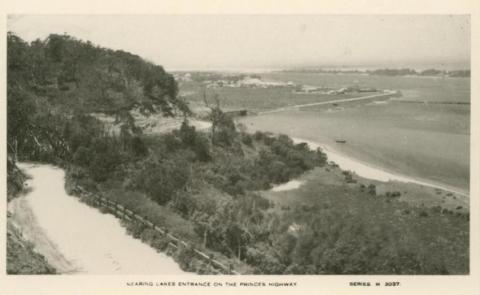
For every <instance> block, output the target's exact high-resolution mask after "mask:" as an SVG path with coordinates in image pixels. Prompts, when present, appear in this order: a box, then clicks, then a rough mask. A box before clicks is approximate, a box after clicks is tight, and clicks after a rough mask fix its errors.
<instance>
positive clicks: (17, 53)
mask: <svg viewBox="0 0 480 295" xmlns="http://www.w3.org/2000/svg"><path fill="white" fill-rule="evenodd" d="M7 46H8V60H7V65H8V79H7V86H8V93H7V98H8V102H7V106H8V143H9V152H13V151H14V150H15V151H18V152H19V153H21V154H22V153H23V154H25V153H27V154H28V156H27V157H30V156H35V157H38V156H39V153H44V152H45V151H47V150H54V151H55V153H56V155H57V156H58V155H59V154H62V153H65V151H61V150H62V149H63V148H64V147H63V143H62V142H61V139H60V137H62V136H61V133H62V130H61V129H59V128H60V127H62V125H64V124H65V122H66V121H69V120H71V118H72V116H74V115H78V114H89V113H91V112H104V113H109V114H113V115H116V116H118V117H119V118H125V117H127V118H128V116H125V114H126V111H128V110H130V109H133V108H137V109H139V110H141V111H142V112H146V113H151V112H162V113H163V114H165V115H166V116H173V115H174V113H175V112H178V111H182V112H188V107H186V105H185V104H184V103H183V102H182V101H179V100H178V99H177V85H176V82H175V80H174V78H173V76H172V75H170V74H168V73H166V72H165V71H164V69H163V68H162V67H161V66H158V65H154V64H152V63H150V62H147V61H145V60H143V59H141V58H140V57H138V56H136V55H133V54H130V53H127V52H124V51H114V50H110V49H106V48H102V47H99V46H95V45H93V44H92V43H90V42H84V41H80V40H77V39H75V38H73V37H70V36H68V35H53V34H52V35H50V36H49V37H48V38H46V39H45V40H35V41H33V42H31V43H27V42H25V41H23V40H22V39H21V38H19V37H18V36H16V35H14V34H13V33H8V44H7ZM34 149H35V151H34Z"/></svg>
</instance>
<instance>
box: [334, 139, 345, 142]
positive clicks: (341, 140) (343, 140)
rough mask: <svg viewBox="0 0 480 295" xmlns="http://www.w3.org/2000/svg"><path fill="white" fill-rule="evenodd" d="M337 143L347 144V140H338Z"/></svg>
mask: <svg viewBox="0 0 480 295" xmlns="http://www.w3.org/2000/svg"><path fill="white" fill-rule="evenodd" d="M335 142H336V143H346V142H347V141H346V140H345V139H336V140H335Z"/></svg>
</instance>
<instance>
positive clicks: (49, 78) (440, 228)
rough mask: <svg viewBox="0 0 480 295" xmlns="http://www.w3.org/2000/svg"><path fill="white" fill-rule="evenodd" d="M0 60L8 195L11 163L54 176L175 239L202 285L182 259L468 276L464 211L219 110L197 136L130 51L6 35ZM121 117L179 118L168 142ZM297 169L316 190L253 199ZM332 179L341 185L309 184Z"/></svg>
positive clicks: (169, 84)
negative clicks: (392, 186) (389, 186)
mask: <svg viewBox="0 0 480 295" xmlns="http://www.w3.org/2000/svg"><path fill="white" fill-rule="evenodd" d="M8 50H9V56H8V152H9V161H10V163H9V164H10V165H9V170H8V171H9V175H8V177H9V189H10V190H9V192H12V193H13V192H15V191H18V190H20V189H21V183H22V182H23V180H22V179H23V176H22V174H21V173H19V171H18V170H17V169H15V165H14V159H15V158H18V159H19V160H23V161H37V162H43V163H49V164H56V165H59V166H61V167H62V168H64V169H65V171H66V188H67V190H68V191H69V192H71V193H72V194H73V193H75V192H76V191H79V190H78V189H79V188H80V187H81V188H82V190H85V191H88V192H89V193H91V194H95V195H97V196H102V197H104V198H106V199H107V200H111V201H114V202H115V203H117V204H121V205H122V206H123V207H125V208H129V209H131V210H132V211H134V212H136V213H138V214H139V215H140V216H143V217H146V218H148V220H152V221H153V222H154V223H155V224H156V225H158V226H161V227H162V228H167V229H168V230H169V231H171V233H172V234H174V235H175V236H176V237H179V238H181V239H182V240H185V241H188V245H189V246H188V247H183V248H182V247H179V248H178V249H177V250H175V251H176V252H175V253H173V254H172V256H173V257H174V258H175V259H176V260H177V262H178V263H179V264H180V266H181V268H182V269H184V270H187V271H196V272H199V273H214V272H212V271H211V270H210V265H204V264H203V263H201V262H199V261H195V260H194V259H192V255H191V253H192V251H193V250H194V249H200V250H202V252H204V253H208V254H209V255H212V256H213V257H215V259H218V260H219V261H222V263H224V264H225V265H231V266H233V268H234V269H235V270H236V271H239V272H240V273H262V274H359V273H363V274H365V273H368V274H446V273H454V274H465V273H468V271H469V268H468V243H469V236H468V221H469V214H468V213H462V212H454V211H452V210H446V209H445V210H442V208H441V207H434V208H421V207H418V206H414V205H411V204H409V203H406V202H403V201H401V200H400V199H399V198H398V197H399V196H400V192H393V193H392V192H390V191H386V192H381V191H377V190H376V187H375V185H374V184H371V183H367V182H366V181H365V180H362V179H356V178H355V177H353V176H352V174H351V173H350V172H347V171H340V170H339V169H337V168H336V165H335V164H334V163H329V162H328V161H327V158H326V154H325V153H324V152H323V151H322V150H321V149H317V150H310V148H309V147H308V145H307V144H306V143H295V142H294V141H293V140H292V139H291V138H289V137H288V136H286V135H274V134H272V133H269V132H256V133H255V134H250V133H248V132H246V127H245V126H242V125H241V124H236V123H235V122H234V120H233V118H232V117H231V116H229V115H228V114H227V113H225V112H223V111H222V109H221V108H220V106H219V104H220V103H219V100H218V99H216V102H217V104H216V105H215V106H209V108H208V109H209V112H208V114H207V115H206V119H208V120H209V121H210V123H211V128H210V129H208V130H197V129H196V128H195V127H194V126H192V125H191V123H190V121H189V117H188V114H189V113H190V112H189V109H188V106H187V105H186V104H185V103H184V102H183V101H181V100H179V99H178V98H177V96H176V95H177V88H176V83H175V80H174V79H173V77H172V76H171V75H169V74H167V73H165V71H164V70H163V69H162V68H161V67H160V66H156V65H153V64H151V63H148V62H145V61H143V60H142V59H140V58H139V57H136V56H134V55H131V54H129V53H125V52H122V51H112V50H108V49H103V48H99V47H96V46H94V45H92V44H91V43H89V42H82V41H79V40H75V39H74V38H72V37H69V36H59V35H50V37H48V38H47V39H46V40H44V41H34V42H32V43H30V44H28V43H25V42H24V41H22V40H21V39H20V38H18V37H16V36H15V35H13V34H9V36H8ZM207 100H208V98H207V97H205V101H207ZM132 109H135V110H140V111H141V112H144V113H145V114H147V115H148V114H149V113H152V112H159V113H162V114H163V115H166V116H177V115H178V114H182V115H184V120H183V123H182V124H181V126H180V128H178V129H175V130H173V131H169V132H164V133H161V134H155V133H151V134H149V133H147V132H145V133H143V132H142V130H141V129H140V128H137V126H136V125H135V120H134V118H133V117H132V115H131V112H129V110H132ZM99 112H101V113H108V114H110V115H112V116H114V117H115V120H116V121H118V122H119V125H120V126H119V132H118V134H116V133H114V134H112V133H109V132H108V131H107V130H106V128H105V127H106V126H105V125H104V123H103V122H102V121H100V120H99V119H97V118H96V117H95V116H93V115H92V114H93V113H99ZM15 156H17V157H15ZM306 171H314V172H315V171H316V172H315V173H319V171H321V172H322V173H320V174H318V175H319V178H318V180H319V183H317V184H314V185H313V186H306V188H308V190H299V191H297V193H298V192H302V193H301V194H299V198H294V201H293V202H291V203H288V204H287V203H282V202H281V201H278V200H274V199H268V198H267V197H265V196H264V194H263V193H262V191H266V190H269V189H270V188H272V186H273V185H275V184H280V183H285V182H287V181H289V180H291V179H295V178H298V177H300V176H301V175H302V174H304V173H305V172H306ZM334 173H337V174H338V175H340V178H338V177H337V178H336V179H335V181H332V182H330V183H329V182H328V181H327V182H325V183H322V181H325V180H328V179H331V178H332V177H333V176H334V175H335V174H334ZM404 185H407V184H404ZM402 191H403V190H402ZM292 195H295V194H294V193H292ZM284 199H287V198H284ZM91 205H92V206H95V205H94V204H91ZM124 223H125V226H126V227H127V229H128V232H129V233H130V234H132V235H133V237H135V238H140V239H142V240H143V241H144V242H147V243H149V244H150V245H151V246H152V247H154V248H156V249H158V250H160V251H168V249H167V248H168V244H169V242H170V241H169V239H170V238H169V237H168V236H167V235H159V234H156V233H155V232H154V231H152V229H151V228H148V227H145V226H143V225H142V224H136V223H135V222H132V221H130V222H128V221H124ZM419 225H421V228H419V227H418V226H419ZM425 231H429V232H432V233H438V235H433V234H432V235H430V234H429V235H427V234H425ZM399 237H402V241H401V242H398V240H399ZM432 245H434V246H432ZM432 251H435V255H431V252H432ZM12 253H15V252H12ZM132 255H134V254H132ZM442 257H446V258H442ZM9 261H11V263H15V262H14V261H13V262H12V259H10V260H9Z"/></svg>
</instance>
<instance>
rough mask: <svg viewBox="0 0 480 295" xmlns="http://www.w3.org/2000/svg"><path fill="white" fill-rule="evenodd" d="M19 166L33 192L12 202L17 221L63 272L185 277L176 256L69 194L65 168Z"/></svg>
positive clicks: (39, 248)
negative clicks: (133, 236)
mask: <svg viewBox="0 0 480 295" xmlns="http://www.w3.org/2000/svg"><path fill="white" fill-rule="evenodd" d="M18 166H19V167H20V168H21V169H22V170H23V171H24V172H25V173H26V174H28V175H30V177H31V179H29V180H28V181H27V183H26V184H27V186H28V187H30V189H31V191H30V192H29V193H28V194H27V195H26V196H23V197H20V198H17V199H15V200H13V201H11V202H10V203H12V202H14V203H13V204H11V205H10V204H9V210H11V211H13V215H14V216H13V217H12V218H13V220H14V222H15V224H16V225H17V226H19V227H20V229H21V230H22V232H23V233H24V235H25V237H26V238H27V239H29V240H31V241H32V242H33V243H34V244H35V245H36V249H37V251H38V252H40V253H41V254H43V255H44V256H45V257H46V258H47V260H48V261H49V262H50V263H51V264H52V266H54V267H56V268H57V269H59V271H60V272H63V273H83V274H136V275H140V274H184V273H185V272H184V271H183V270H181V269H180V267H179V266H178V264H177V263H176V262H175V261H174V260H173V259H172V258H171V257H169V256H167V255H166V254H163V253H158V252H156V250H154V249H153V248H151V247H150V246H148V245H146V244H144V243H142V242H141V241H140V240H136V239H134V238H132V237H131V236H129V235H128V234H127V233H126V230H125V228H124V227H122V226H121V224H120V221H119V219H117V218H116V217H114V216H113V215H111V214H102V213H101V212H100V211H99V210H97V209H95V208H92V207H90V206H88V205H86V204H84V203H82V202H80V201H79V199H77V198H76V197H73V196H70V195H68V194H67V193H66V192H65V188H64V179H65V172H64V171H63V170H62V169H60V168H57V167H54V166H51V165H38V164H29V163H19V165H18ZM20 208H21V209H22V210H21V211H20V210H19V209H20ZM15 209H16V210H15ZM15 211H17V212H15Z"/></svg>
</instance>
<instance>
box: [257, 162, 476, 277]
mask: <svg viewBox="0 0 480 295" xmlns="http://www.w3.org/2000/svg"><path fill="white" fill-rule="evenodd" d="M354 178H355V179H356V180H357V181H358V183H351V184H347V183H346V182H345V181H344V176H343V175H342V173H341V171H340V169H338V168H335V167H326V168H317V169H315V170H313V171H311V172H308V173H306V174H305V175H304V176H302V178H301V180H302V181H304V184H303V185H302V186H301V187H300V188H298V189H295V190H290V191H283V192H272V191H269V192H264V193H263V195H264V196H265V197H267V198H268V199H270V200H272V201H274V202H275V203H276V204H277V206H276V207H275V208H276V209H275V210H278V211H280V212H282V211H284V210H285V208H286V207H288V208H290V206H291V207H293V206H296V205H302V204H303V205H305V206H314V208H317V209H315V210H318V211H315V212H314V213H313V214H314V216H318V218H321V216H325V215H333V216H336V220H337V223H338V225H341V224H344V223H346V224H348V221H347V220H350V219H354V220H356V221H355V223H356V224H357V225H362V226H365V227H366V228H371V227H376V226H379V227H381V228H382V232H383V234H382V235H383V236H382V237H383V238H382V239H383V241H384V242H385V241H396V240H398V241H399V242H398V245H395V246H393V244H395V242H392V245H389V246H387V247H385V248H384V249H382V250H381V251H388V248H389V247H398V249H400V248H402V249H405V250H407V251H412V250H413V251H415V252H416V253H417V254H419V257H425V258H424V259H426V261H427V260H428V261H429V263H432V262H433V261H438V262H439V263H443V264H444V265H445V267H446V270H447V271H448V272H449V273H454V274H465V273H468V269H469V267H468V265H469V255H468V253H469V250H468V249H469V237H468V236H469V223H468V220H467V219H465V217H464V215H462V214H463V213H465V212H468V209H465V208H464V207H462V208H461V209H458V207H457V206H458V205H459V204H460V203H461V202H460V201H459V200H458V199H453V196H450V197H446V198H445V197H444V198H443V200H439V198H438V196H436V191H435V190H431V189H427V188H423V187H421V186H415V185H407V184H401V183H383V184H381V185H380V186H377V193H378V195H377V196H370V195H368V194H366V193H365V192H362V191H361V189H360V184H361V183H363V184H365V185H368V184H370V183H375V184H377V185H378V184H380V183H378V182H371V181H368V180H366V179H362V178H359V177H354ZM397 190H400V191H401V193H402V196H401V197H400V198H388V197H385V196H384V195H383V194H384V193H385V192H386V191H397ZM315 206H317V207H315ZM435 206H441V207H443V208H449V209H450V210H448V211H443V212H442V211H441V209H440V207H435ZM318 208H320V209H318ZM284 212H287V213H286V214H287V215H288V211H284ZM422 212H426V216H424V217H422V216H420V214H421V213H422ZM295 218H296V220H295V222H296V223H297V224H300V225H301V224H304V223H309V222H310V221H309V220H304V219H302V218H303V217H302V216H300V217H298V216H297V217H295ZM400 237H401V239H402V240H401V242H400V240H399V239H400ZM369 238H372V237H369ZM375 241H376V240H375V239H372V240H371V242H375ZM359 250H361V249H359Z"/></svg>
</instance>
